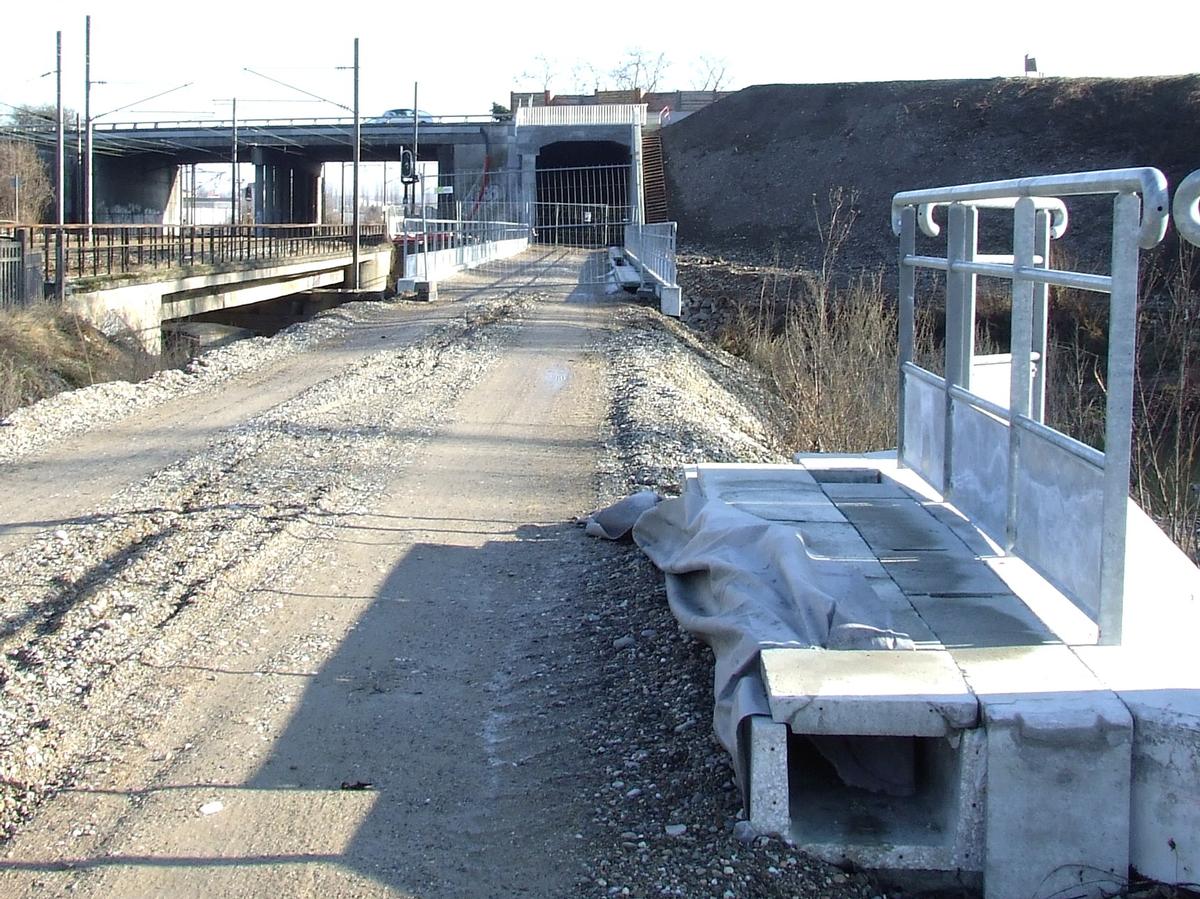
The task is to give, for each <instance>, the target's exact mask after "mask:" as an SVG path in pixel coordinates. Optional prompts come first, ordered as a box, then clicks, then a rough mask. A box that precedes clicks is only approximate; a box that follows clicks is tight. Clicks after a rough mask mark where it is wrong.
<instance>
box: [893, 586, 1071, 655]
mask: <svg viewBox="0 0 1200 899" xmlns="http://www.w3.org/2000/svg"><path fill="white" fill-rule="evenodd" d="M908 599H909V601H910V602H911V603H912V605H913V607H914V608H915V609H916V610H917V612H918V613H919V614H920V616H921V618H922V619H923V620H924V621H925V623H926V624H928V625H929V628H930V630H932V631H933V632H934V634H936V635H937V638H938V640H939V641H940V642H941V643H942V645H944V646H946V647H948V648H950V647H963V648H968V647H972V646H1034V645H1037V644H1041V643H1057V642H1059V641H1058V639H1057V638H1056V637H1055V636H1054V634H1052V633H1051V632H1050V629H1049V628H1048V627H1046V626H1045V625H1044V624H1042V622H1041V621H1040V620H1039V619H1038V617H1037V616H1036V615H1034V614H1033V612H1031V611H1030V610H1029V608H1028V607H1027V606H1026V605H1025V604H1024V603H1023V602H1021V600H1019V599H1017V597H1015V596H1013V595H1012V594H1011V593H999V594H984V595H980V596H926V595H921V594H914V595H912V596H909V597H908Z"/></svg>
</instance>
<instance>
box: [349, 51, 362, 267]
mask: <svg viewBox="0 0 1200 899" xmlns="http://www.w3.org/2000/svg"><path fill="white" fill-rule="evenodd" d="M361 158H362V121H361V120H360V119H359V116H358V38H355V39H354V176H353V179H352V180H353V182H354V184H353V185H352V189H353V191H354V249H353V250H352V251H351V255H350V265H351V267H352V268H353V270H354V271H353V273H352V274H351V277H350V286H351V288H353V289H354V290H358V239H359V237H360V233H361V228H362V223H361V222H360V221H359V213H358V164H359V162H360V161H361Z"/></svg>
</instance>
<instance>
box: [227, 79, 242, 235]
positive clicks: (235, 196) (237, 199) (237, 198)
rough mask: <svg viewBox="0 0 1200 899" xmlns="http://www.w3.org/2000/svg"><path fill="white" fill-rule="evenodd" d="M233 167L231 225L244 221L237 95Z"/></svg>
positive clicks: (230, 187)
mask: <svg viewBox="0 0 1200 899" xmlns="http://www.w3.org/2000/svg"><path fill="white" fill-rule="evenodd" d="M230 162H231V163H232V165H233V169H232V170H231V171H230V173H229V191H230V194H231V196H230V198H229V203H230V210H229V214H230V215H231V216H232V219H231V220H230V224H231V225H239V224H241V221H242V179H241V178H240V177H239V176H240V175H241V172H240V171H239V170H238V133H237V97H234V98H233V152H232V155H231V156H230Z"/></svg>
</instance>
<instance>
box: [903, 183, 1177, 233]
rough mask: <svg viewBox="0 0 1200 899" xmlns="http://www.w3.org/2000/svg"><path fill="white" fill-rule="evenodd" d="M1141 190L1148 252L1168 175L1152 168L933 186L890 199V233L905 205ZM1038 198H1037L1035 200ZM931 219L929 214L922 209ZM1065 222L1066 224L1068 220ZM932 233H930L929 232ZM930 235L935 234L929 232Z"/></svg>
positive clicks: (1162, 227) (1163, 209) (1163, 207)
mask: <svg viewBox="0 0 1200 899" xmlns="http://www.w3.org/2000/svg"><path fill="white" fill-rule="evenodd" d="M1127 193H1130V194H1138V195H1139V196H1141V197H1142V210H1141V217H1140V225H1139V231H1138V245H1139V246H1140V247H1141V248H1142V249H1144V250H1148V249H1150V248H1151V247H1153V246H1155V245H1156V244H1157V243H1158V242H1159V241H1160V240H1162V239H1163V236H1164V235H1165V234H1166V231H1167V215H1168V204H1167V179H1166V178H1165V177H1164V176H1163V173H1162V172H1160V171H1159V170H1158V169H1154V168H1128V169H1106V170H1103V171H1098V172H1073V173H1070V174H1065V175H1040V176H1036V177H1032V178H1013V179H1009V180H1006V181H983V182H979V183H977V184H960V185H955V186H953V187H934V188H927V189H924V190H909V191H903V192H901V193H898V194H896V195H895V196H894V197H893V198H892V232H893V233H894V234H896V235H897V236H899V235H900V228H901V215H902V213H903V210H904V208H905V207H907V206H912V207H917V208H919V207H922V206H925V205H928V204H935V205H939V204H940V205H945V204H948V203H967V204H970V205H975V206H979V205H981V203H980V201H985V200H1005V201H1008V200H1012V201H1013V202H1014V203H1015V201H1016V200H1017V199H1019V198H1022V197H1030V198H1038V199H1044V198H1046V197H1075V196H1086V195H1090V194H1127ZM1035 202H1036V199H1035ZM918 216H919V217H923V218H925V219H928V214H927V213H926V214H922V213H920V212H918ZM1064 224H1065V223H1064ZM926 233H928V232H926ZM930 236H936V232H935V234H931V235H930Z"/></svg>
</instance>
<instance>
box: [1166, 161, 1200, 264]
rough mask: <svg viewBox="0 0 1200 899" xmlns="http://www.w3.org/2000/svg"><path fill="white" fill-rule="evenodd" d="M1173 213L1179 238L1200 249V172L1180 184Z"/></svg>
mask: <svg viewBox="0 0 1200 899" xmlns="http://www.w3.org/2000/svg"><path fill="white" fill-rule="evenodd" d="M1171 212H1172V214H1173V215H1174V217H1175V227H1176V228H1177V229H1178V230H1179V236H1180V237H1182V238H1183V239H1184V240H1186V241H1187V242H1188V243H1191V244H1194V245H1195V246H1198V247H1200V171H1196V172H1192V173H1191V174H1190V175H1188V176H1187V177H1186V178H1184V179H1183V181H1181V182H1180V184H1179V188H1178V189H1177V190H1176V191H1175V203H1174V205H1173V206H1172V208H1171Z"/></svg>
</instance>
